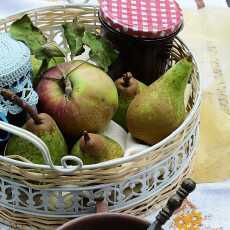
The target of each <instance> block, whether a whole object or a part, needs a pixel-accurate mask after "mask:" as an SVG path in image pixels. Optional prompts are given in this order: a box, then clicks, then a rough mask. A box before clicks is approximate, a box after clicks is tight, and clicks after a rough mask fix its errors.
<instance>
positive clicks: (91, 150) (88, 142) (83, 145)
mask: <svg viewBox="0 0 230 230" xmlns="http://www.w3.org/2000/svg"><path fill="white" fill-rule="evenodd" d="M71 154H72V155H74V156H77V157H79V158H81V160H82V161H83V163H84V164H96V163H100V162H104V161H108V160H112V159H115V158H119V157H122V156H123V150H122V148H121V146H120V145H119V144H118V143H117V142H116V141H114V140H112V139H111V138H109V137H106V136H104V135H100V134H94V133H87V132H86V131H84V135H83V136H82V137H81V138H80V139H79V140H78V141H77V143H76V144H75V145H74V146H73V148H72V150H71Z"/></svg>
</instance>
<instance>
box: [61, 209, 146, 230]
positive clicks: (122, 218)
mask: <svg viewBox="0 0 230 230" xmlns="http://www.w3.org/2000/svg"><path fill="white" fill-rule="evenodd" d="M149 224H150V223H149V222H147V221H145V220H144V219H140V218H138V217H134V216H131V215H126V214H118V213H98V214H92V215H88V216H85V217H81V218H77V219H73V220H71V221H69V222H67V223H65V224H64V225H62V226H61V227H59V228H58V229H57V230H108V229H109V230H123V229H124V230H146V229H147V227H148V226H149Z"/></svg>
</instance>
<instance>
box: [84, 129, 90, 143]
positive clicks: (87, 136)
mask: <svg viewBox="0 0 230 230" xmlns="http://www.w3.org/2000/svg"><path fill="white" fill-rule="evenodd" d="M83 137H84V142H85V143H88V142H89V141H90V137H89V134H88V132H87V131H84V132H83Z"/></svg>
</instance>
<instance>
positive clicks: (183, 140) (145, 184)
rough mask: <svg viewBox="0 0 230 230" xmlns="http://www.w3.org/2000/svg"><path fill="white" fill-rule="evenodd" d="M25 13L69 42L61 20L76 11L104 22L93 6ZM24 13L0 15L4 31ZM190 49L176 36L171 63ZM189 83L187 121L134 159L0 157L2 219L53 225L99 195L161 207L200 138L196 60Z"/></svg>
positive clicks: (126, 204)
mask: <svg viewBox="0 0 230 230" xmlns="http://www.w3.org/2000/svg"><path fill="white" fill-rule="evenodd" d="M26 13H27V14H28V15H29V16H30V18H31V19H32V21H33V23H34V24H35V25H36V26H38V27H40V29H41V30H42V31H43V32H44V33H45V35H46V36H47V37H48V38H49V39H50V40H56V41H59V43H60V44H61V45H62V46H65V47H66V46H67V44H66V41H65V40H64V39H63V31H62V29H61V24H63V22H67V21H71V20H72V19H73V18H74V17H76V16H78V17H79V21H81V22H83V23H84V24H85V25H86V26H87V27H88V29H90V30H93V31H96V32H99V28H100V24H99V22H98V18H97V9H96V8H94V7H77V6H76V7H74V6H68V7H63V6H57V7H51V8H42V9H38V10H34V11H29V12H26ZM22 15H23V14H18V15H15V16H11V17H8V18H7V19H5V20H2V21H0V31H8V29H9V25H10V24H11V23H12V22H13V21H15V20H16V19H17V18H20V17H21V16H22ZM187 55H191V53H190V52H189V50H188V48H187V47H186V46H185V45H184V44H183V42H181V41H180V40H179V39H178V38H177V39H175V41H174V45H173V49H172V55H171V60H170V62H169V66H170V65H171V64H172V63H173V62H175V61H178V60H179V59H181V58H182V57H184V56H187ZM190 84H191V88H192V90H191V93H190V96H189V102H188V106H187V111H188V116H187V119H186V121H185V122H184V123H183V125H182V126H181V127H180V128H179V129H178V130H177V132H175V134H174V135H171V136H170V138H168V140H167V141H166V142H164V143H162V144H161V145H158V146H157V147H154V146H153V147H151V148H149V150H148V151H147V152H146V153H144V154H143V155H141V156H140V157H138V158H136V159H133V160H132V161H129V162H126V163H122V164H116V165H114V166H111V167H106V168H103V167H98V168H96V169H94V170H90V169H84V168H83V169H82V170H80V171H76V172H74V174H72V175H57V172H55V171H53V170H44V169H43V170H39V169H35V168H28V169H26V168H23V167H19V166H15V165H11V164H9V163H6V162H3V161H0V188H1V194H2V196H1V199H0V206H1V207H2V208H1V209H0V217H1V218H2V221H3V220H4V221H7V222H10V223H11V225H16V224H19V223H20V224H21V225H20V227H19V226H17V227H16V228H17V229H23V228H24V229H27V227H26V226H29V227H28V229H31V228H32V227H33V228H36V227H38V228H39V229H53V228H55V227H56V226H57V225H59V224H61V223H64V222H65V221H66V220H67V219H68V218H72V217H75V216H81V215H84V214H87V213H92V212H94V211H95V210H94V206H95V198H96V197H98V196H103V197H104V198H105V199H106V200H107V201H108V203H109V209H110V210H111V211H116V212H118V211H119V212H125V213H128V214H134V215H146V214H147V213H148V212H149V211H150V210H153V209H156V208H158V207H159V206H160V205H162V203H163V202H164V201H165V200H166V199H167V198H168V197H169V196H170V195H171V193H173V191H175V189H176V188H177V186H178V184H179V183H180V181H181V180H182V179H183V178H184V177H185V176H187V174H188V172H189V170H190V166H191V160H192V158H193V153H194V151H195V148H196V145H197V142H198V141H197V139H198V132H199V101H200V86H199V74H198V70H197V66H196V63H195V61H194V72H193V73H192V75H191V78H190ZM14 159H19V160H20V157H18V156H14ZM22 226H24V227H22Z"/></svg>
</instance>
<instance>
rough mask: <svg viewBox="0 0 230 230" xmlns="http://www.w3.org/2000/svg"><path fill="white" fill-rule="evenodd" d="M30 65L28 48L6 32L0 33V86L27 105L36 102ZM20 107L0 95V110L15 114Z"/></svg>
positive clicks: (19, 110) (32, 104)
mask: <svg viewBox="0 0 230 230" xmlns="http://www.w3.org/2000/svg"><path fill="white" fill-rule="evenodd" d="M31 79H32V65H31V60H30V50H29V48H28V47H27V46H26V45H25V44H24V43H22V42H19V41H16V40H14V39H12V38H11V37H10V35H9V34H7V33H0V87H4V88H8V89H10V90H12V91H13V92H14V93H16V94H17V95H18V96H20V97H21V98H22V99H23V100H24V101H26V102H27V103H28V104H29V105H31V106H34V105H36V104H37V102H38V96H37V93H36V92H35V91H34V90H33V87H32V81H31ZM21 111H22V110H21V108H20V107H18V106H17V105H14V104H13V103H11V102H10V101H8V100H5V99H4V98H3V97H2V96H1V95H0V112H2V113H4V114H5V115H7V113H8V112H9V113H11V114H17V113H19V112H21Z"/></svg>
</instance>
